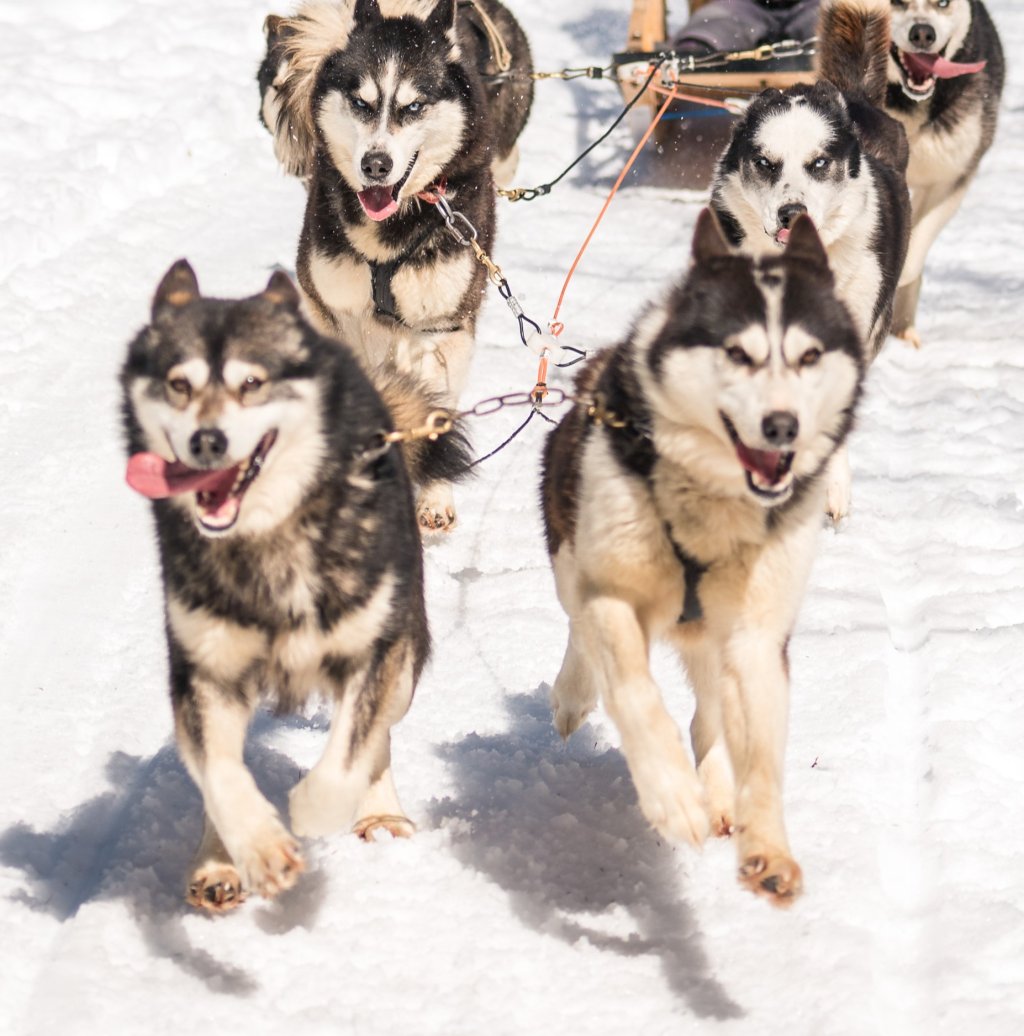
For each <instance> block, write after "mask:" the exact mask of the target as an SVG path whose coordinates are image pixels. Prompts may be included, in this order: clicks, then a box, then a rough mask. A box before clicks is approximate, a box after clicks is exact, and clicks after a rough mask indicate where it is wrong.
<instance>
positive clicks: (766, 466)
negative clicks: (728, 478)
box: [736, 442, 782, 483]
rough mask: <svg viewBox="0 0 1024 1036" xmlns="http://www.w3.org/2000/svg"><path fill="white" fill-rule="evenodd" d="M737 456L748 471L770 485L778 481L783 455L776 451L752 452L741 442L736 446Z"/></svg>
mask: <svg viewBox="0 0 1024 1036" xmlns="http://www.w3.org/2000/svg"><path fill="white" fill-rule="evenodd" d="M736 455H737V456H738V457H739V459H740V463H741V464H742V465H743V466H744V467H745V468H746V469H747V471H749V472H751V473H752V474H755V475H760V476H761V477H762V478H763V479H764V480H765V481H766V482H769V483H774V482H776V481H778V477H779V463H780V462H781V461H782V454H781V453H779V452H777V451H775V450H752V449H750V447H749V446H744V445H743V443H741V442H740V443H737V444H736Z"/></svg>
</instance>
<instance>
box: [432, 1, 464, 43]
mask: <svg viewBox="0 0 1024 1036" xmlns="http://www.w3.org/2000/svg"><path fill="white" fill-rule="evenodd" d="M456 10H457V8H456V6H455V0H437V3H436V4H435V5H434V9H433V10H432V11H431V12H430V15H429V16H428V17H427V26H428V28H430V29H432V30H433V31H434V32H437V33H439V34H445V35H447V36H448V39H449V40H451V42H452V45H453V46H457V45H458V37H456V35H455V12H456Z"/></svg>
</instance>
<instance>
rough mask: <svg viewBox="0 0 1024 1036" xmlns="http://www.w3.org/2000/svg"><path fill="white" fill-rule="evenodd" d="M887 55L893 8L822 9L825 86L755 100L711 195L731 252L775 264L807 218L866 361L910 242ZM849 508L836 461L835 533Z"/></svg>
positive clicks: (858, 0)
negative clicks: (772, 259)
mask: <svg viewBox="0 0 1024 1036" xmlns="http://www.w3.org/2000/svg"><path fill="white" fill-rule="evenodd" d="M889 46H890V36H889V5H888V0H823V2H822V5H821V13H820V20H819V28H818V66H819V68H818V71H819V74H820V76H821V79H820V81H819V82H817V83H814V84H813V85H804V84H801V85H798V86H793V87H790V88H789V89H787V90H785V91H780V90H765V91H764V92H762V93H761V94H759V95H758V97H756V98H755V99H754V101H753V102H752V103H751V105H750V107H749V108H747V110H746V112H745V114H744V116H743V118H742V119H741V120H740V121H739V122H738V123H737V124H736V126H735V128H734V129H733V134H732V139H731V140H730V142H729V146H728V148H727V149H726V151H725V153H724V154H723V155H722V158H721V159H720V161H719V164H718V168H717V170H716V173H715V177H714V181H713V183H712V194H711V206H712V208H713V209H714V210H715V213H716V214H717V216H718V218H719V220H720V221H721V224H722V227H723V229H724V230H725V233H726V235H727V237H728V238H729V241H730V242H731V243H732V244H733V245H734V246H736V247H737V248H739V249H741V250H743V251H744V252H747V253H749V254H752V255H773V254H778V253H779V252H780V251H781V250H782V249H783V248H784V247H785V245H786V242H787V240H788V239H789V234H790V228H791V227H792V224H793V221H794V220H795V219H796V218H797V216H799V215H800V214H801V213H806V214H807V215H808V216H810V217H811V219H812V221H813V222H814V225H815V227H816V228H817V231H818V234H819V235H820V237H821V240H822V243H823V244H824V245H825V249H826V251H827V253H828V259H829V264H830V266H831V268H832V273H833V276H834V277H835V282H836V293H837V294H838V296H839V297H840V298H841V299H842V300H843V302H844V303H846V305H847V307H848V309H849V310H850V313H851V315H852V316H853V319H854V321H855V322H856V324H857V329H858V331H859V333H860V336H861V340H862V343H863V348H864V357H865V360H868V361H869V360H871V359H872V358H873V357H874V356H875V355H877V353H878V351H879V350H880V349H881V347H882V345H883V343H884V342H885V339H886V336H887V335H888V333H889V327H890V324H891V321H892V310H893V298H894V296H895V292H896V284H897V281H898V278H899V275H900V270H901V269H902V267H903V262H904V258H905V256H906V252H907V241H908V238H909V233H910V196H909V193H908V191H907V184H906V166H907V142H906V137H905V134H904V132H903V129H902V127H901V126H900V125H899V123H898V122H897V121H896V120H895V119H892V118H890V117H889V116H888V115H886V114H885V112H884V111H882V105H883V103H884V100H885V92H886V88H887V79H886V67H887V64H888V61H889ZM850 503H851V488H850V466H849V461H848V459H847V456H846V452H845V451H839V453H837V455H836V457H835V460H834V461H833V464H832V470H831V472H830V475H829V485H828V493H827V497H826V510H827V512H828V514H829V515H830V516H831V517H832V519H833V520H834V521H837V522H838V521H839V520H841V519H842V518H844V517H845V516H846V515H847V514H848V513H849V510H850Z"/></svg>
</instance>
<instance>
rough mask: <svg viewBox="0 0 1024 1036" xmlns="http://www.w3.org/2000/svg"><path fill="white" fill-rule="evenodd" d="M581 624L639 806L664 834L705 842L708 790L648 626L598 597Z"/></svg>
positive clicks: (625, 606)
mask: <svg viewBox="0 0 1024 1036" xmlns="http://www.w3.org/2000/svg"><path fill="white" fill-rule="evenodd" d="M579 630H580V634H581V639H582V641H583V643H582V645H581V647H582V650H583V651H584V652H585V654H586V656H587V658H588V660H589V662H590V664H591V665H592V666H593V668H594V670H595V671H596V672H597V673H598V674H599V678H600V682H601V690H602V693H603V694H604V700H605V705H606V706H607V709H608V712H609V714H610V715H611V717H612V719H613V720H614V721H615V725H616V726H617V727H618V728H619V733H620V734H621V735H622V750H623V753H624V754H625V756H626V762H627V763H628V764H629V772H630V773H631V774H632V776H633V783H634V784H635V785H636V790H637V796H638V798H639V800H640V809H641V810H642V811H643V814H644V816H645V817H647V819H648V821H650V823H651V824H652V825H653V826H654V827H655V828H657V829H658V830H659V831H660V832H661V833H662V834H663V835H665V836H666V837H668V838H672V839H675V840H678V841H685V842H690V843H692V844H694V845H700V844H701V843H702V842H703V841H704V839H705V838H706V837H707V833H708V817H707V813H706V811H705V808H704V796H703V792H702V790H701V786H700V781H699V780H698V779H697V773H696V771H695V770H694V767H693V763H692V762H691V761H690V759H689V757H688V756H687V754H686V750H685V748H684V747H683V741H682V737H681V736H680V733H679V728H678V727H677V726H676V724H675V723H674V722H673V720H672V717H671V716H670V715H669V714H668V711H667V710H666V708H665V705H664V703H663V701H662V699H661V692H660V691H659V689H658V686H657V684H656V683H655V682H654V680H653V678H652V677H651V672H650V667H649V665H648V636H647V631H646V630H645V629H644V628H643V626H642V625H641V623H640V620H639V617H638V615H637V613H636V610H635V609H634V608H633V606H632V605H631V604H629V603H628V602H627V601H624V600H620V599H618V598H614V597H596V598H592V599H591V600H589V601H588V602H586V603H585V604H584V606H583V609H582V614H581V615H580V621H579Z"/></svg>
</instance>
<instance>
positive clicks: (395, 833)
mask: <svg viewBox="0 0 1024 1036" xmlns="http://www.w3.org/2000/svg"><path fill="white" fill-rule="evenodd" d="M375 831H387V832H388V834H390V835H391V836H392V838H412V836H413V835H414V834H415V833H416V825H415V824H414V823H413V822H412V821H411V820H410V819H409V818H408V817H402V816H398V815H387V816H373V817H363V819H362V820H359V821H357V822H356V825H355V826H354V827H353V828H352V832H353V834H356V835H358V836H359V837H360V838H361V839H362V840H363V841H364V842H372V841H373V834H374V832H375Z"/></svg>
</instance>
